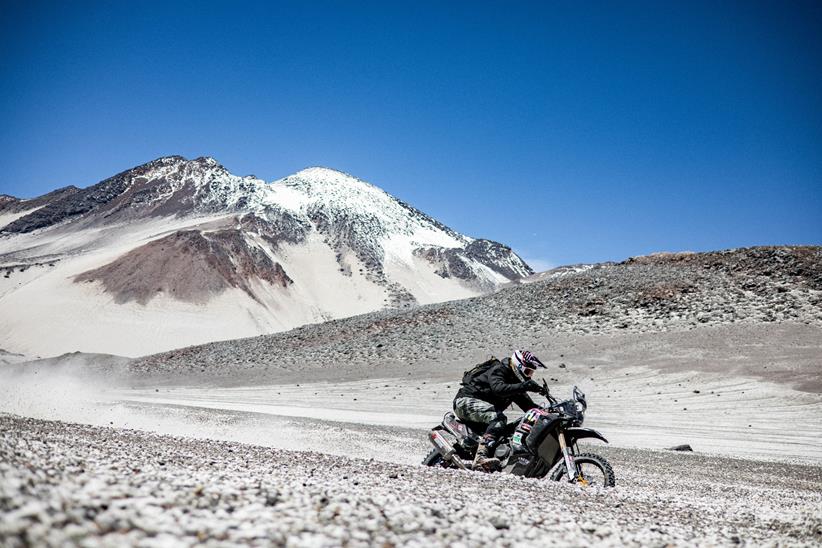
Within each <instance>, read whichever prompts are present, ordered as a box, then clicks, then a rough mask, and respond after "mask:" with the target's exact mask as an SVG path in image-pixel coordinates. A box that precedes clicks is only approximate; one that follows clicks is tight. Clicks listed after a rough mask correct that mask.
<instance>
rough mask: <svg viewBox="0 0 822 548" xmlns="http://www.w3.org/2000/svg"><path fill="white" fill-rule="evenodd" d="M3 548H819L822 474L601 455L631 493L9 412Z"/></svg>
mask: <svg viewBox="0 0 822 548" xmlns="http://www.w3.org/2000/svg"><path fill="white" fill-rule="evenodd" d="M0 432H2V433H1V434H0V478H2V480H0V545H2V546H9V547H13V546H26V545H50V546H53V545H65V544H71V545H82V546H97V545H107V546H120V545H124V544H129V545H140V546H169V545H174V546H177V545H193V544H200V543H203V544H205V545H226V544H236V543H242V544H257V545H272V544H273V545H290V546H339V545H348V546H393V545H407V546H438V545H449V546H477V545H491V546H536V545H539V544H547V543H551V544H552V545H559V546H576V545H587V544H597V545H613V546H623V545H642V546H647V545H693V544H703V545H732V544H755V545H807V546H811V545H819V543H820V542H822V468H820V467H814V466H802V465H774V464H769V463H761V462H753V461H745V460H736V459H726V458H708V457H704V456H700V455H693V454H683V453H672V452H653V451H641V450H628V449H611V448H601V447H600V448H598V452H600V453H603V454H605V455H606V456H607V457H608V458H609V459H610V460H611V461H612V463H613V464H614V468H615V471H616V474H617V482H618V484H617V487H616V488H614V489H608V490H581V489H579V488H576V487H574V486H570V485H566V484H558V483H552V482H547V481H544V480H524V479H516V478H513V477H511V476H504V475H496V474H495V475H491V476H486V475H481V474H478V473H471V472H458V471H450V470H434V469H427V468H422V467H420V466H408V465H399V464H390V463H385V462H379V461H368V460H360V459H351V458H346V457H341V456H332V455H326V454H320V453H309V452H291V451H283V450H276V449H270V448H265V447H260V446H255V445H245V444H240V443H232V442H219V441H212V440H192V439H186V438H180V437H173V436H163V435H157V434H152V433H146V432H140V431H133V430H125V429H114V428H104V427H93V426H81V425H76V424H69V423H61V422H51V421H42V420H37V419H28V418H20V417H17V416H13V415H0Z"/></svg>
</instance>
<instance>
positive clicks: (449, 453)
mask: <svg viewBox="0 0 822 548" xmlns="http://www.w3.org/2000/svg"><path fill="white" fill-rule="evenodd" d="M428 437H429V439H430V440H431V443H433V444H434V447H436V448H437V451H439V453H440V455H442V458H444V459H445V460H446V461H449V462H452V463H453V464H454V465H456V466H457V467H458V468H461V469H463V470H467V468H466V467H465V463H463V462H462V459H461V458H459V456H458V455H457V452H456V451H455V450H454V447H453V446H452V445H451V444H450V443H448V440H447V439H445V437H444V436H443V435H442V434H440V433H439V432H438V431H437V430H431V432H430V433H429V434H428Z"/></svg>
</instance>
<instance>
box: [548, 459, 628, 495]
mask: <svg viewBox="0 0 822 548" xmlns="http://www.w3.org/2000/svg"><path fill="white" fill-rule="evenodd" d="M574 465H575V466H576V469H577V470H576V474H575V477H574V481H573V483H575V484H577V485H581V486H584V487H591V486H598V487H613V486H614V485H615V483H616V478H615V477H614V469H613V468H611V465H610V464H609V463H608V461H607V460H605V459H604V458H602V457H600V456H599V455H595V454H593V453H582V454H580V455H576V456H574ZM551 480H553V481H562V480H565V481H567V480H568V474H567V473H566V472H565V463H562V464H560V465H559V466H557V467H556V468H555V469H554V472H553V473H552V474H551Z"/></svg>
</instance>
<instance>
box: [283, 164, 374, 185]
mask: <svg viewBox="0 0 822 548" xmlns="http://www.w3.org/2000/svg"><path fill="white" fill-rule="evenodd" d="M291 177H295V178H299V179H303V180H308V181H312V182H315V181H316V182H320V183H339V182H344V181H359V179H357V178H356V177H354V176H353V175H350V174H348V173H345V172H343V171H340V170H338V169H332V168H330V167H323V166H312V167H307V168H305V169H301V170H300V171H298V172H297V173H295V174H294V175H292V176H291Z"/></svg>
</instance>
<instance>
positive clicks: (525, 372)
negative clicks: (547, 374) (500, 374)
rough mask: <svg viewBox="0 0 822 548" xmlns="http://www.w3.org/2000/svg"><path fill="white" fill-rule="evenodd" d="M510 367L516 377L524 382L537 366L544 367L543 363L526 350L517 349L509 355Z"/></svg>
mask: <svg viewBox="0 0 822 548" xmlns="http://www.w3.org/2000/svg"><path fill="white" fill-rule="evenodd" d="M511 367H512V368H513V369H514V373H516V374H517V377H519V379H520V380H521V381H522V382H525V381H527V380H528V379H530V378H531V376H532V375H533V374H534V371H535V370H536V369H537V368H538V367H542V368H545V364H544V363H542V362H541V361H539V358H537V357H536V356H534V355H533V354H532V353H531V352H529V351H528V350H517V351H515V352H514V353H513V355H512V356H511Z"/></svg>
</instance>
